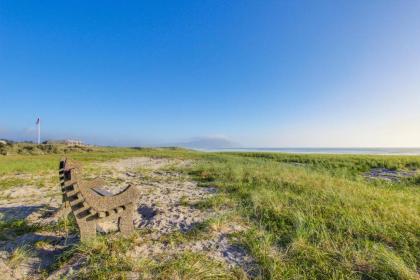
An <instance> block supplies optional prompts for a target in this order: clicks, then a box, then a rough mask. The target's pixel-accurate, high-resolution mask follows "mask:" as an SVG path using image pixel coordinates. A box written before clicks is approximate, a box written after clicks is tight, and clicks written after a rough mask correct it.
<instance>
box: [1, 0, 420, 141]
mask: <svg viewBox="0 0 420 280" xmlns="http://www.w3.org/2000/svg"><path fill="white" fill-rule="evenodd" d="M0 104H1V107H0V138H3V137H8V138H16V139H22V138H25V139H35V137H34V126H35V120H36V117H37V116H40V117H41V119H42V131H43V138H44V139H45V138H82V139H84V140H87V141H90V142H95V143H100V144H120V145H153V144H154V145H161V144H166V143H177V142H183V141H188V139H191V138H194V137H203V138H206V137H221V138H227V139H230V140H232V141H234V142H237V143H240V144H241V145H243V146H254V147H255V146H269V147H296V146H298V147H302V146H324V147H337V146H341V147H343V146H364V147H371V146H420V1H386V0H379V1H216V0H211V1H144V2H143V1H41V2H39V1H14V0H13V1H6V0H3V1H1V2H0Z"/></svg>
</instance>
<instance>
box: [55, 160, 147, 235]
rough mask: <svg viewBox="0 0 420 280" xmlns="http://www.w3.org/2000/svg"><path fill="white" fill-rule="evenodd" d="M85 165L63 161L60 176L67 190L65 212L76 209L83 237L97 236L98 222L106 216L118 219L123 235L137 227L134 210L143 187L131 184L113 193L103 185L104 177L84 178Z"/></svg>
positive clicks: (64, 191) (64, 189)
mask: <svg viewBox="0 0 420 280" xmlns="http://www.w3.org/2000/svg"><path fill="white" fill-rule="evenodd" d="M80 174H81V166H80V165H79V164H76V163H72V162H69V161H68V160H67V159H66V158H63V159H62V160H61V161H60V166H59V176H60V183H61V190H62V193H63V204H64V206H63V207H64V211H63V212H64V214H67V215H68V214H69V213H70V212H72V213H73V214H74V216H75V218H76V222H77V225H78V227H79V230H80V239H81V240H82V241H84V240H86V239H89V238H91V237H94V236H96V224H97V223H98V222H101V221H105V220H115V219H118V227H119V230H120V232H121V234H123V235H128V234H129V233H131V232H132V231H133V230H134V226H133V212H134V210H135V206H136V202H137V200H138V198H139V195H140V194H139V190H138V189H137V188H136V187H134V186H131V185H130V186H128V187H127V188H126V189H124V190H123V191H121V192H120V193H118V194H115V195H113V194H111V193H109V192H107V191H106V190H101V189H100V187H101V186H104V185H105V182H104V181H103V180H102V179H99V178H96V179H93V180H91V181H85V180H82V179H81V176H80Z"/></svg>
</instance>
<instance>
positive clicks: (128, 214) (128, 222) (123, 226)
mask: <svg viewBox="0 0 420 280" xmlns="http://www.w3.org/2000/svg"><path fill="white" fill-rule="evenodd" d="M133 211H134V205H133V203H130V204H128V205H126V209H125V210H124V212H123V213H122V215H121V217H120V218H119V220H118V226H119V228H120V232H121V234H122V235H123V236H127V235H129V234H130V233H132V232H133V230H134V225H133Z"/></svg>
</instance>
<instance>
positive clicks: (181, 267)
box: [0, 148, 420, 279]
mask: <svg viewBox="0 0 420 280" xmlns="http://www.w3.org/2000/svg"><path fill="white" fill-rule="evenodd" d="M61 156H62V155H60V154H46V155H31V156H29V155H10V156H0V176H1V175H7V176H9V175H13V174H16V173H25V174H26V173H27V174H35V175H39V174H41V175H42V174H50V173H51V172H55V171H56V168H57V162H58V159H59V158H60V157H61ZM69 156H70V157H71V158H72V159H76V160H79V161H83V162H87V163H88V162H94V161H95V162H96V161H106V160H111V159H114V158H126V157H132V156H148V157H171V158H181V159H193V160H195V164H193V165H192V166H189V167H184V169H183V170H178V171H179V172H183V173H184V175H185V176H191V177H192V178H193V179H195V180H197V181H198V182H199V184H200V185H203V186H212V187H216V188H218V190H219V192H218V194H217V195H216V196H214V197H211V198H209V199H207V200H203V201H199V202H190V201H188V200H186V199H183V200H182V201H181V204H182V205H184V206H191V207H198V208H209V209H214V210H215V211H218V210H220V209H229V212H230V213H232V215H234V216H235V217H239V218H240V219H241V220H242V221H243V223H245V224H246V227H245V231H244V232H241V233H240V234H238V236H236V240H238V242H240V243H241V244H242V245H243V246H245V247H246V248H247V250H248V251H249V253H250V255H251V256H252V257H253V258H254V259H255V261H256V263H257V264H258V267H259V275H257V277H259V278H261V279H419V277H420V274H419V271H420V177H419V172H418V171H419V169H420V157H418V156H405V157H403V156H358V155H357V156H356V155H291V154H273V153H199V152H193V151H189V150H184V149H141V148H138V149H134V148H94V149H93V150H92V151H90V152H75V153H71V154H70V155H69ZM372 168H387V169H390V170H410V171H413V170H417V175H416V176H413V177H411V178H405V179H402V180H400V181H399V182H385V181H383V180H367V179H366V178H365V177H364V176H363V175H364V173H365V172H368V171H369V170H370V169H372ZM139 172H141V173H145V174H146V173H147V172H145V171H144V170H139ZM7 180H13V179H7ZM7 180H6V179H0V184H2V186H3V187H6V186H7V187H10V184H12V183H10V182H12V181H7ZM230 220H231V219H230V218H220V219H215V220H212V221H208V222H207V223H205V224H203V225H200V226H199V227H197V228H196V229H194V230H193V231H192V232H189V233H186V234H181V233H175V234H173V235H171V236H167V237H164V238H167V240H166V241H167V242H168V243H172V242H173V243H179V242H181V243H182V242H187V241H188V240H191V239H196V238H201V237H202V236H203V235H205V234H210V233H211V231H212V230H211V229H212V228H221V227H223V225H224V224H228V223H229V221H230ZM9 227H10V228H14V229H15V230H14V231H16V229H18V230H17V231H18V232H19V229H20V227H22V231H26V230H32V229H27V228H25V226H22V225H21V226H19V225H17V226H16V225H9V224H7V225H6V224H5V223H3V224H0V229H3V230H4V229H5V228H9ZM139 234H140V233H138V235H137V236H134V237H133V238H130V239H121V238H115V237H112V236H111V237H100V238H98V239H97V240H95V241H93V242H92V243H86V244H79V245H77V246H75V247H72V248H71V249H70V250H68V251H66V252H65V253H64V254H63V255H62V257H61V258H60V260H59V264H63V263H65V262H66V261H68V260H69V259H70V258H71V256H73V255H74V254H78V255H81V256H83V257H84V258H86V260H87V261H86V262H85V264H84V266H83V268H82V270H81V272H80V277H79V278H80V279H105V278H106V279H121V278H122V279H124V277H126V278H128V277H129V275H130V273H136V275H140V276H142V277H144V278H153V279H241V278H245V274H243V272H239V271H237V270H230V269H227V268H226V267H225V266H224V265H223V264H221V263H218V262H217V261H214V260H211V259H210V258H209V257H206V256H204V255H200V254H194V253H190V252H185V253H184V254H182V255H177V256H173V257H167V258H164V259H162V261H161V262H156V261H152V260H147V259H140V260H139V259H132V258H130V257H129V255H130V254H129V252H130V250H131V249H132V248H133V246H134V245H135V244H139V243H141V242H143V241H142V239H141V238H140V237H139ZM44 245H45V244H44ZM121 275H125V276H121Z"/></svg>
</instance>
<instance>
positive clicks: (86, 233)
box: [77, 220, 96, 242]
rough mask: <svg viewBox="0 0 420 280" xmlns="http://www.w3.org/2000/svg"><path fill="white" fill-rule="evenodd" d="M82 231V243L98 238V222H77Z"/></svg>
mask: <svg viewBox="0 0 420 280" xmlns="http://www.w3.org/2000/svg"><path fill="white" fill-rule="evenodd" d="M77 225H78V226H79V231H80V241H82V242H83V241H86V240H88V239H91V238H94V237H95V236H96V222H94V221H90V222H87V221H85V220H77Z"/></svg>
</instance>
